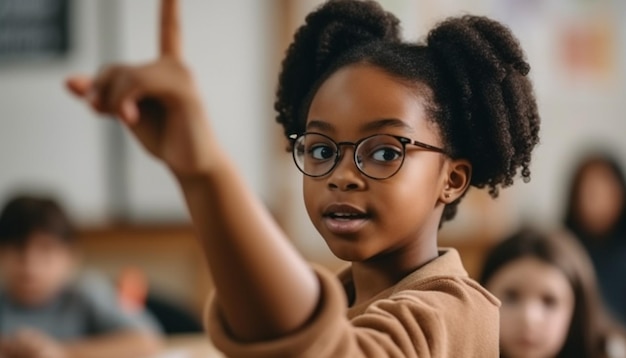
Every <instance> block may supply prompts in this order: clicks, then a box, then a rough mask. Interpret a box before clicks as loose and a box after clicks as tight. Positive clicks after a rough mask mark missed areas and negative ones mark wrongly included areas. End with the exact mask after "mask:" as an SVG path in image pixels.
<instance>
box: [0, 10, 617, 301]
mask: <svg viewBox="0 0 626 358" xmlns="http://www.w3.org/2000/svg"><path fill="white" fill-rule="evenodd" d="M380 2H381V3H382V4H383V6H384V7H385V8H386V9H387V10H389V11H392V12H394V13H395V14H396V15H397V16H398V17H399V18H400V19H401V21H402V23H403V28H404V33H405V37H406V39H409V40H419V39H421V38H422V37H423V36H424V35H425V34H426V31H427V30H428V29H429V28H430V27H431V26H432V25H433V24H434V23H435V22H437V21H439V20H441V19H443V18H444V17H447V16H452V15H459V14H464V13H472V14H483V15H488V16H490V17H493V18H495V19H498V20H500V21H503V22H504V23H506V24H507V25H508V26H510V27H511V29H512V30H513V32H514V33H515V34H516V35H517V36H518V38H519V39H520V41H521V43H522V46H523V47H524V49H525V50H526V53H527V56H528V60H529V62H530V64H531V67H532V70H531V73H530V76H531V77H532V80H533V81H534V84H535V91H536V94H537V98H538V100H539V104H540V113H541V116H542V128H541V143H540V145H539V146H538V148H537V149H536V151H535V153H534V159H533V164H532V180H531V181H530V182H529V183H523V182H522V181H521V180H520V181H519V182H518V183H517V184H516V185H515V186H514V187H512V188H511V189H507V190H504V191H502V192H501V195H500V197H499V198H498V199H497V200H491V198H490V197H489V196H488V195H487V194H486V193H483V192H480V191H475V190H472V192H470V194H469V195H468V196H467V197H466V199H465V200H464V202H463V203H462V204H461V206H460V213H459V217H457V219H455V220H454V221H453V222H452V223H449V224H446V225H445V226H444V228H443V230H442V233H441V244H442V245H452V246H455V247H457V248H459V250H460V251H461V253H462V255H463V259H464V261H465V263H466V265H467V267H468V270H469V271H470V274H472V275H476V273H477V270H478V268H479V266H480V262H481V259H482V255H483V253H484V251H485V250H486V248H488V247H490V246H491V245H492V244H493V243H494V242H495V241H497V240H498V239H500V238H502V237H503V236H504V235H506V234H507V233H509V232H511V231H512V230H514V229H515V228H516V227H518V226H519V225H520V224H521V223H525V222H533V223H537V224H539V225H546V226H552V225H558V224H559V223H560V222H561V221H562V218H563V215H564V211H565V203H566V199H567V198H566V197H567V195H568V193H567V190H568V187H569V182H570V179H571V175H572V169H573V166H574V164H575V163H576V162H577V161H578V159H579V158H581V156H582V155H584V154H585V153H587V152H588V151H591V150H597V149H605V150H608V151H610V152H611V153H613V154H614V155H615V156H616V157H617V158H618V159H619V161H620V163H621V164H622V166H626V140H624V135H625V134H626V118H625V115H624V113H626V2H624V1H621V0H455V1H452V0H419V1H418V0H380ZM319 3H320V1H317V0H265V1H258V0H238V1H224V0H219V1H218V0H186V1H183V2H182V17H183V32H184V43H185V52H186V57H187V59H188V62H189V64H190V66H191V67H192V69H193V71H194V73H195V74H196V76H197V80H198V83H199V84H200V87H201V89H202V92H203V95H204V99H205V100H206V103H207V104H208V109H209V112H210V115H211V120H212V123H213V126H214V127H215V129H216V131H217V132H218V133H219V138H220V140H221V142H222V145H223V146H224V147H226V148H227V149H228V152H229V153H230V154H231V155H232V157H233V159H234V160H235V161H236V164H237V166H238V167H239V169H240V171H241V173H243V175H244V176H245V178H246V180H247V182H248V183H249V185H250V186H251V187H252V188H253V189H254V190H255V191H256V192H257V193H258V195H260V197H261V198H262V199H263V200H264V202H265V203H266V204H267V206H268V208H269V209H270V210H271V211H272V212H273V213H274V215H275V216H276V219H277V220H278V221H279V223H281V225H282V226H283V227H284V229H285V230H286V231H287V232H288V233H289V234H290V237H292V238H293V241H294V244H295V245H296V246H298V247H299V248H300V249H301V251H302V253H303V255H304V256H305V257H307V258H308V259H309V260H311V261H316V262H320V263H322V264H325V265H328V266H329V267H332V268H337V267H339V266H340V265H341V263H340V262H338V261H336V260H335V259H333V258H332V255H331V254H330V253H329V252H328V250H327V249H326V246H325V244H324V242H323V241H322V240H321V239H320V238H319V237H318V235H317V233H316V231H315V230H314V229H313V227H312V226H311V225H310V224H309V222H308V218H307V217H306V213H305V211H304V207H303V205H302V199H301V194H300V181H301V178H300V177H301V174H300V173H299V172H298V171H297V170H296V169H295V167H294V166H293V165H292V162H291V157H290V155H288V154H287V153H286V152H284V147H285V141H284V139H283V138H282V134H281V129H280V128H279V126H278V125H277V124H276V123H275V122H274V112H273V109H272V108H273V100H274V99H273V95H274V91H275V87H276V79H277V74H278V70H279V65H280V61H281V58H282V55H283V53H284V50H285V48H286V46H287V45H288V43H289V41H290V39H291V36H292V34H293V31H294V30H295V28H296V27H297V26H299V25H300V24H301V23H302V21H303V18H304V16H305V15H306V14H307V13H308V12H309V11H311V10H312V9H313V8H314V7H315V6H317V5H318V4H319ZM157 11H158V2H157V1H155V0H133V1H122V0H106V1H104V0H81V1H77V0H74V1H70V0H65V1H63V0H0V200H1V201H4V200H6V199H8V198H9V197H11V196H12V195H14V194H15V193H18V192H19V193H23V192H28V193H45V194H51V195H54V196H55V197H57V198H58V199H59V200H60V201H61V202H62V203H63V205H65V207H66V208H67V210H68V211H69V213H70V214H71V216H72V217H73V218H74V220H75V221H76V222H77V224H78V225H79V227H80V232H81V241H80V243H81V246H82V251H83V258H84V260H83V262H84V266H86V267H88V268H94V269H98V270H101V271H102V272H104V273H106V274H107V275H108V276H109V277H110V278H111V279H113V280H116V279H118V278H119V277H120V274H121V272H123V270H125V269H127V268H129V267H132V268H138V269H140V270H141V271H142V272H143V273H144V274H145V276H146V280H147V281H148V282H149V284H150V287H151V288H153V289H154V290H156V291H158V292H161V293H162V294H163V295H164V296H167V297H168V298H170V299H171V300H173V301H175V302H178V303H180V304H181V305H183V306H185V307H188V308H189V309H190V310H192V311H193V312H196V313H199V312H201V310H202V306H203V303H204V302H205V298H206V292H207V291H208V290H209V288H210V281H209V277H208V274H207V272H205V271H206V270H205V269H204V266H203V261H202V260H203V258H202V257H201V256H200V254H199V253H198V250H197V248H196V246H195V243H194V241H193V240H194V239H193V234H192V232H191V229H190V227H189V217H188V215H187V212H186V210H185V207H184V205H183V201H182V198H181V195H180V193H179V191H178V189H177V186H176V185H175V183H174V181H173V180H172V177H171V176H170V175H169V174H168V173H167V172H166V171H165V170H164V168H163V167H162V166H161V165H160V164H158V163H156V162H155V161H154V160H153V159H152V158H150V157H149V156H148V155H147V154H146V153H145V152H143V151H142V150H141V148H139V147H138V146H137V145H136V143H134V142H133V141H132V140H130V138H129V136H128V135H127V133H125V132H124V131H123V130H122V128H121V127H120V126H118V125H117V124H116V123H115V122H114V121H112V120H109V119H106V118H105V119H102V118H97V117H96V116H94V115H93V114H92V113H91V112H90V111H89V110H88V109H87V108H86V107H85V106H84V105H83V104H81V103H79V102H78V101H76V100H74V99H73V98H72V97H71V96H70V95H69V94H68V93H66V91H65V90H64V88H63V80H64V78H65V77H66V76H67V75H68V74H70V73H75V72H85V73H93V72H94V71H97V70H98V69H99V68H100V67H101V66H102V65H103V64H105V63H109V62H111V61H124V62H142V61H147V60H150V59H151V58H153V57H154V56H155V54H156V51H157V39H156V34H157V15H158V12H157ZM241 219H242V221H243V220H245V219H246V218H241Z"/></svg>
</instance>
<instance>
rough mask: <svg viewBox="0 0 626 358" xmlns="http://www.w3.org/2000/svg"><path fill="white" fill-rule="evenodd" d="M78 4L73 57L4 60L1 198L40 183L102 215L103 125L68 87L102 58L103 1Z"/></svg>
mask: <svg viewBox="0 0 626 358" xmlns="http://www.w3.org/2000/svg"><path fill="white" fill-rule="evenodd" d="M74 5H75V16H73V20H72V24H73V26H74V29H76V31H74V32H73V36H74V39H73V40H74V41H73V43H74V47H73V49H72V52H71V54H70V55H69V56H68V58H64V59H50V60H41V61H20V62H14V61H9V60H7V61H4V62H2V63H0V199H5V198H6V197H7V196H9V195H11V194H12V192H13V191H14V190H16V189H22V188H37V189H38V190H43V191H46V192H54V193H55V194H57V195H58V196H59V197H61V198H62V199H63V200H64V201H65V202H67V204H68V206H69V207H70V209H71V211H72V212H73V213H75V214H77V215H78V216H80V217H81V218H85V219H88V220H99V219H101V218H102V217H103V216H104V215H105V204H106V202H107V198H106V192H105V190H104V189H105V186H106V184H105V179H106V176H105V173H104V167H103V165H102V161H103V158H104V155H105V153H104V150H105V147H104V143H103V136H102V135H101V131H102V130H103V125H102V123H101V122H99V121H96V120H95V119H94V117H93V116H92V115H91V114H90V113H89V111H87V110H86V108H84V107H83V106H81V105H80V104H78V103H76V101H74V100H73V99H72V98H71V97H70V96H69V95H68V94H67V93H66V92H65V91H64V89H63V79H64V77H65V76H66V75H67V74H68V73H71V72H73V71H91V70H92V69H93V68H94V67H96V64H97V63H98V45H97V40H98V32H97V26H95V24H97V21H98V19H97V16H96V7H97V1H95V0H82V1H76V2H75V4H74Z"/></svg>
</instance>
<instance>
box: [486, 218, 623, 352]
mask: <svg viewBox="0 0 626 358" xmlns="http://www.w3.org/2000/svg"><path fill="white" fill-rule="evenodd" d="M526 257H533V258H536V259H539V260H541V261H543V262H545V263H547V264H549V265H552V266H554V267H556V268H558V269H559V270H560V271H561V272H562V273H563V274H564V275H565V277H567V280H568V282H569V284H570V286H571V287H572V290H573V292H574V299H575V303H574V313H573V316H572V320H571V323H570V328H569V332H568V335H567V339H566V341H565V343H564V345H563V347H562V348H561V351H560V352H559V354H558V355H557V357H588V358H596V357H606V345H607V342H608V339H609V338H610V337H611V336H612V335H617V334H620V335H621V334H623V331H622V329H621V328H620V327H619V326H618V325H617V324H616V323H615V322H612V321H611V320H610V318H609V316H608V314H607V313H606V311H605V308H604V305H603V303H602V300H601V298H600V296H599V295H598V287H597V283H596V276H595V272H594V270H593V266H592V264H591V261H590V259H589V257H588V256H587V254H586V253H585V251H584V250H583V248H582V247H581V246H580V244H579V243H578V242H577V241H576V240H575V239H574V238H573V237H572V236H571V234H570V233H569V232H565V231H562V232H557V233H551V234H549V233H544V232H542V231H539V230H534V229H531V228H524V229H522V230H520V231H518V232H516V233H515V234H513V235H512V236H511V237H509V238H508V239H506V240H504V241H502V242H501V243H499V244H498V245H496V246H495V247H494V248H493V249H492V250H491V251H490V252H489V253H488V255H487V257H486V260H485V264H484V267H483V271H482V273H481V276H480V282H481V284H483V285H485V286H486V285H487V284H488V283H489V280H490V279H491V278H492V277H493V276H494V275H495V274H496V273H497V272H498V271H499V270H501V269H502V268H503V267H505V266H506V265H508V264H510V263H511V262H513V261H516V260H518V259H522V258H526Z"/></svg>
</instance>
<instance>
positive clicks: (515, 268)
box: [486, 257, 575, 358]
mask: <svg viewBox="0 0 626 358" xmlns="http://www.w3.org/2000/svg"><path fill="white" fill-rule="evenodd" d="M486 287H487V289H488V290H489V291H491V292H492V293H493V294H494V295H496V297H498V298H499V299H500V301H501V302H502V307H501V308H500V346H501V350H502V355H503V356H504V357H507V358H550V357H555V356H556V355H557V354H558V352H559V351H560V350H561V348H562V347H563V345H564V344H565V339H566V337H567V333H568V331H569V326H570V322H571V320H572V316H573V312H574V303H575V302H574V301H575V299H574V292H573V291H572V287H571V285H570V284H569V281H568V280H567V278H566V277H565V275H564V274H563V273H562V272H561V271H560V270H559V269H558V268H556V267H555V266H553V265H550V264H547V263H545V262H544V261H541V260H539V259H537V258H534V257H525V258H520V259H517V260H515V261H512V262H510V263H509V264H506V265H505V266H503V267H502V268H501V269H500V270H499V271H498V272H496V273H495V274H494V275H493V277H492V278H491V279H490V280H489V281H488V282H487V285H486Z"/></svg>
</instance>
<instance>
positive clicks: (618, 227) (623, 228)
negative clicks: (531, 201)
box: [564, 151, 626, 240]
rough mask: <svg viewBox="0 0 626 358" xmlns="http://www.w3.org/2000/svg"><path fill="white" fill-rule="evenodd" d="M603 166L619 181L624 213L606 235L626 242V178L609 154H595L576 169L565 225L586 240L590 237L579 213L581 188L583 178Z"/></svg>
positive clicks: (599, 152) (569, 193)
mask: <svg viewBox="0 0 626 358" xmlns="http://www.w3.org/2000/svg"><path fill="white" fill-rule="evenodd" d="M597 165H601V166H604V167H605V168H607V169H608V170H609V171H610V172H611V173H612V174H613V176H614V177H615V179H617V181H618V182H619V185H620V187H621V189H622V203H623V205H622V211H621V213H620V215H619V217H618V218H617V221H616V222H615V224H614V225H613V227H612V228H610V229H609V232H607V233H606V238H607V239H625V240H626V177H625V176H624V172H623V171H622V168H621V167H620V165H619V163H618V161H617V159H616V158H614V157H613V156H611V155H610V154H608V152H601V151H598V152H593V153H590V154H588V155H586V156H585V157H583V158H582V159H581V160H580V162H578V164H577V165H576V167H575V168H574V170H573V172H572V175H570V178H572V181H571V183H570V186H569V191H568V196H567V204H566V205H567V206H566V209H565V211H566V212H565V218H564V224H565V226H566V227H567V228H568V229H570V230H571V231H572V232H573V233H574V234H576V236H577V237H578V238H579V239H581V240H585V239H587V238H588V237H589V235H590V233H589V232H588V230H587V229H586V228H585V227H584V225H583V223H582V220H581V218H580V217H579V215H580V213H579V212H578V206H579V203H580V187H581V184H582V181H583V177H584V176H585V175H586V174H587V172H588V170H589V169H590V168H591V167H594V166H597Z"/></svg>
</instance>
